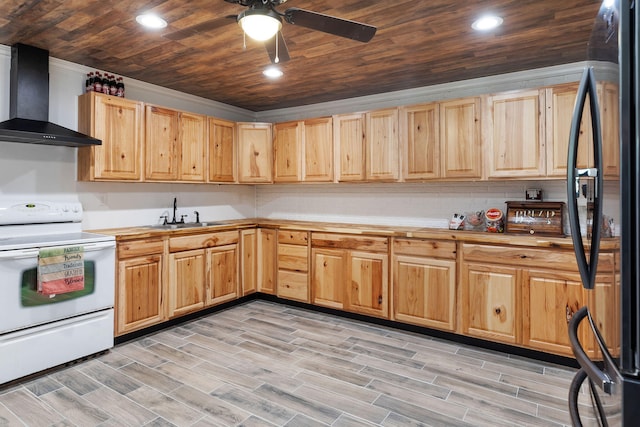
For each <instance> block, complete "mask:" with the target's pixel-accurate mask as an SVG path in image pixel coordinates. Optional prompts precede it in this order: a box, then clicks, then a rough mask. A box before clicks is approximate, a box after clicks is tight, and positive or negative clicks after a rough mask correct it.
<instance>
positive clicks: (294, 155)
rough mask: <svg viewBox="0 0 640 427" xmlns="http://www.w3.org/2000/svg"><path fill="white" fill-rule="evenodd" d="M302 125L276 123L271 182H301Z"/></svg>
mask: <svg viewBox="0 0 640 427" xmlns="http://www.w3.org/2000/svg"><path fill="white" fill-rule="evenodd" d="M303 132H304V123H302V122H287V123H278V124H277V125H275V127H274V141H273V151H274V156H275V161H274V171H273V180H274V181H275V182H298V181H301V180H302V162H301V159H302V152H301V150H302V138H303Z"/></svg>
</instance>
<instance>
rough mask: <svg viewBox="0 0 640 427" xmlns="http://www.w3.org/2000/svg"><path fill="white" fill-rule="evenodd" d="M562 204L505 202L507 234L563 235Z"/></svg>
mask: <svg viewBox="0 0 640 427" xmlns="http://www.w3.org/2000/svg"><path fill="white" fill-rule="evenodd" d="M563 218H564V203H563V202H507V227H506V232H507V233H523V234H542V235H546V236H563V235H564V231H563V230H564V220H563Z"/></svg>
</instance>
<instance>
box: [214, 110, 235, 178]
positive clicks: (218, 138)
mask: <svg viewBox="0 0 640 427" xmlns="http://www.w3.org/2000/svg"><path fill="white" fill-rule="evenodd" d="M208 125H209V140H208V141H209V150H208V151H209V182H227V183H231V182H236V179H237V172H236V162H237V157H238V150H237V142H236V124H235V122H229V121H226V120H220V119H215V118H213V117H209V119H208Z"/></svg>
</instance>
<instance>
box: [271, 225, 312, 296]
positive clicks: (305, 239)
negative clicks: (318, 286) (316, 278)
mask: <svg viewBox="0 0 640 427" xmlns="http://www.w3.org/2000/svg"><path fill="white" fill-rule="evenodd" d="M277 262H278V287H277V295H278V297H280V298H285V299H291V300H296V301H302V302H309V301H310V299H309V233H308V232H307V231H298V230H278V260H277Z"/></svg>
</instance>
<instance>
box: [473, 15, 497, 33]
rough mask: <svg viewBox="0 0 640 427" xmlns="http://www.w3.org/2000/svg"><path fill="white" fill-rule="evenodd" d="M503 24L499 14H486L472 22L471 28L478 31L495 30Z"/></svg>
mask: <svg viewBox="0 0 640 427" xmlns="http://www.w3.org/2000/svg"><path fill="white" fill-rule="evenodd" d="M501 24H502V18H500V17H499V16H494V15H486V16H483V17H481V18H479V19H477V20H476V21H474V23H473V24H471V28H473V29H474V30H478V31H487V30H493V29H494V28H496V27H498V26H500V25H501Z"/></svg>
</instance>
